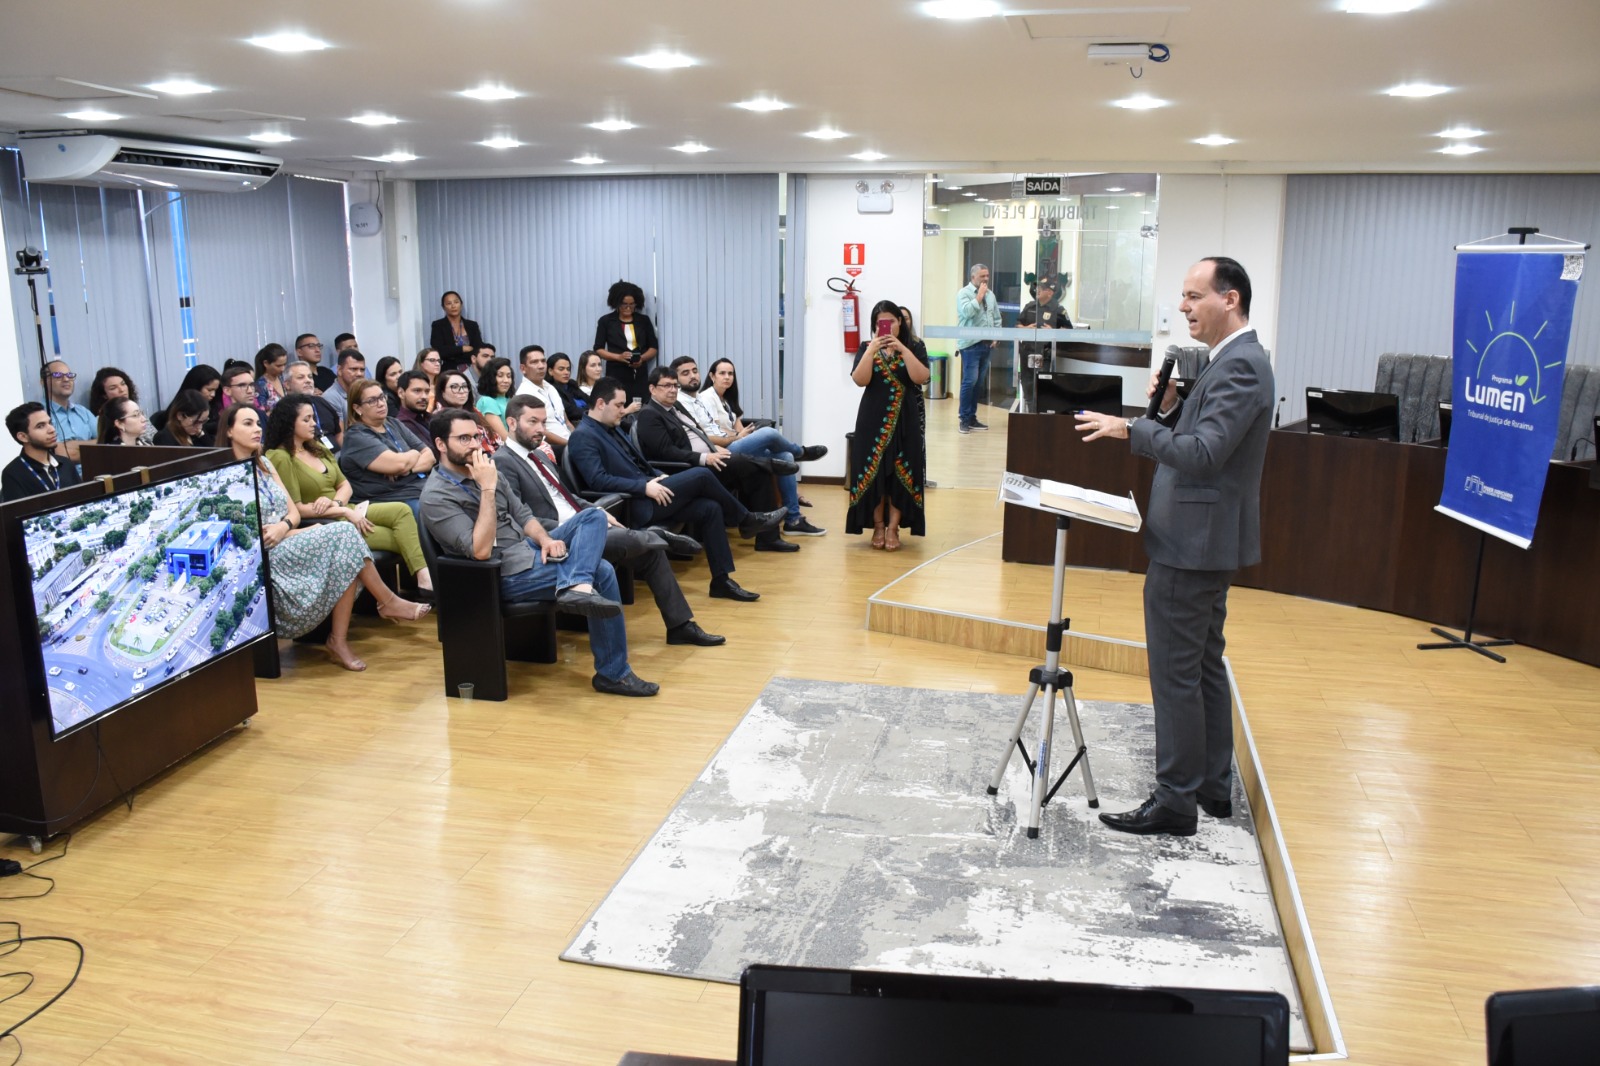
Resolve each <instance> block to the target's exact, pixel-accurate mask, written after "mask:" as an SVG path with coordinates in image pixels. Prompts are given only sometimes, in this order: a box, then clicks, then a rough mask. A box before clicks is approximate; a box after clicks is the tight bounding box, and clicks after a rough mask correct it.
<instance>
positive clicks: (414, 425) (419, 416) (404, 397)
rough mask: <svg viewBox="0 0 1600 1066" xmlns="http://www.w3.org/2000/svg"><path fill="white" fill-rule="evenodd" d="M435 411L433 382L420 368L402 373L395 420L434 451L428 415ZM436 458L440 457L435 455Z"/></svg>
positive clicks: (429, 449)
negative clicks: (398, 404)
mask: <svg viewBox="0 0 1600 1066" xmlns="http://www.w3.org/2000/svg"><path fill="white" fill-rule="evenodd" d="M432 413H433V382H432V381H431V380H429V378H428V375H427V374H424V373H423V372H422V371H420V370H407V371H406V372H405V373H404V374H401V375H400V406H399V407H397V408H395V410H394V420H395V421H396V422H399V423H400V424H401V425H402V426H405V427H406V428H407V429H409V430H410V431H411V435H412V436H413V437H415V438H417V439H418V440H420V441H422V442H423V443H424V444H426V445H427V446H428V451H429V452H430V453H431V452H432V451H433V436H432V435H431V434H430V433H429V432H428V416H429V415H430V414H432ZM434 458H435V459H437V458H439V457H438V456H437V455H434Z"/></svg>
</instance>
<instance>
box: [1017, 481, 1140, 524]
mask: <svg viewBox="0 0 1600 1066" xmlns="http://www.w3.org/2000/svg"><path fill="white" fill-rule="evenodd" d="M1000 502H1001V503H1014V504H1017V505H1019V506H1022V507H1031V508H1033V509H1034V510H1035V511H1046V512H1049V513H1051V514H1064V515H1070V516H1071V517H1073V518H1081V519H1083V520H1084V521H1086V522H1093V523H1095V524H1096V525H1102V526H1113V527H1115V528H1117V529H1126V530H1128V531H1129V532H1137V531H1138V529H1139V527H1140V526H1141V525H1142V524H1143V519H1142V518H1140V517H1139V505H1138V504H1136V503H1134V502H1133V494H1132V493H1129V494H1128V495H1127V496H1112V495H1111V494H1110V493H1105V492H1096V491H1094V490H1093V489H1085V488H1080V487H1079V486H1077V485H1068V484H1066V483H1065V482H1062V481H1050V480H1049V479H1047V478H1037V477H1027V476H1025V475H1023V474H1013V473H1011V472H1010V471H1009V470H1008V471H1006V473H1005V475H1004V476H1002V477H1001V478H1000Z"/></svg>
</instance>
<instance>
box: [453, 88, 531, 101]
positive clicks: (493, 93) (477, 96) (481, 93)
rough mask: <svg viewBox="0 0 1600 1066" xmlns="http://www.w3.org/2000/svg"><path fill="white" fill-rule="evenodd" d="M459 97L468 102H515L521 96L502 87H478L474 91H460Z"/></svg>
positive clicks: (513, 90) (512, 90)
mask: <svg viewBox="0 0 1600 1066" xmlns="http://www.w3.org/2000/svg"><path fill="white" fill-rule="evenodd" d="M461 95H462V96H465V97H466V98H467V99H469V100H515V99H516V98H517V97H519V96H521V95H522V94H521V93H519V92H517V90H515V89H508V88H506V87H505V86H504V85H480V86H478V87H477V88H476V89H462V90H461Z"/></svg>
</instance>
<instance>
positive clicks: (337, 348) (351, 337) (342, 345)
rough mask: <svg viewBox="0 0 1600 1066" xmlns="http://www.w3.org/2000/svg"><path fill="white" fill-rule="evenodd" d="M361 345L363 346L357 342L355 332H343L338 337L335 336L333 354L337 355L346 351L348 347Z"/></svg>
mask: <svg viewBox="0 0 1600 1066" xmlns="http://www.w3.org/2000/svg"><path fill="white" fill-rule="evenodd" d="M359 347H361V345H359V344H357V343H356V335H355V334H354V333H341V334H339V335H338V336H337V337H335V338H333V354H334V355H335V356H337V355H338V354H339V353H340V352H342V351H344V350H345V349H346V348H359Z"/></svg>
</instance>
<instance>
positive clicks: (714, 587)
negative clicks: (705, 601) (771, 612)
mask: <svg viewBox="0 0 1600 1066" xmlns="http://www.w3.org/2000/svg"><path fill="white" fill-rule="evenodd" d="M711 598H712V599H714V600H738V601H739V602H740V603H750V602H752V601H753V600H759V599H760V598H761V593H759V592H751V591H750V590H749V589H742V588H740V587H739V583H738V582H737V581H735V580H734V579H733V578H731V577H719V578H713V579H712V581H711Z"/></svg>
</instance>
